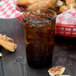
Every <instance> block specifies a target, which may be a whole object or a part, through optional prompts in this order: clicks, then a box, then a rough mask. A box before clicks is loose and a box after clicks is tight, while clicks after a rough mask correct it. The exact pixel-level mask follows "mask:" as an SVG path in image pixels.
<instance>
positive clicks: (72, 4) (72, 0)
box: [65, 0, 76, 9]
mask: <svg viewBox="0 0 76 76" xmlns="http://www.w3.org/2000/svg"><path fill="white" fill-rule="evenodd" d="M65 1H66V5H67V6H68V8H69V9H70V8H76V1H75V0H65Z"/></svg>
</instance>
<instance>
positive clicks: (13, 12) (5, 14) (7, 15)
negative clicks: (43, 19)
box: [0, 0, 22, 19]
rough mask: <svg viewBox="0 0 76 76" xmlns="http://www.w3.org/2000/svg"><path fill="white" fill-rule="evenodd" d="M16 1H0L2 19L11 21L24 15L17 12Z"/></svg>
mask: <svg viewBox="0 0 76 76" xmlns="http://www.w3.org/2000/svg"><path fill="white" fill-rule="evenodd" d="M17 9H18V7H17V6H16V0H1V1H0V18H1V19H11V18H17V17H19V16H20V15H22V12H20V11H18V10H17Z"/></svg>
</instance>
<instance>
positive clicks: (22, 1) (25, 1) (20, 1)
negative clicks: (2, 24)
mask: <svg viewBox="0 0 76 76" xmlns="http://www.w3.org/2000/svg"><path fill="white" fill-rule="evenodd" d="M36 2H38V0H17V5H22V6H26V5H31V4H33V3H36Z"/></svg>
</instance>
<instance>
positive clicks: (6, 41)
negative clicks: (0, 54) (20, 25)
mask: <svg viewBox="0 0 76 76" xmlns="http://www.w3.org/2000/svg"><path fill="white" fill-rule="evenodd" d="M0 45H1V46H2V47H4V48H5V49H6V50H8V51H10V52H14V50H15V49H16V47H17V45H16V44H15V43H14V40H13V39H12V38H9V37H7V36H6V35H2V34H0Z"/></svg>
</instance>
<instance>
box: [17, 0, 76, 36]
mask: <svg viewBox="0 0 76 76" xmlns="http://www.w3.org/2000/svg"><path fill="white" fill-rule="evenodd" d="M17 5H18V6H20V7H27V9H32V8H48V9H52V10H54V11H55V12H56V13H57V17H56V30H55V35H59V36H65V37H76V26H75V25H76V0H17ZM20 10H21V9H20ZM18 19H19V20H20V19H22V18H21V17H18Z"/></svg>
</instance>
